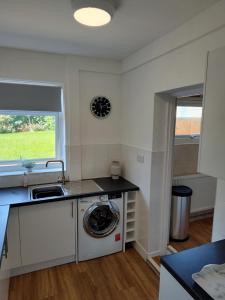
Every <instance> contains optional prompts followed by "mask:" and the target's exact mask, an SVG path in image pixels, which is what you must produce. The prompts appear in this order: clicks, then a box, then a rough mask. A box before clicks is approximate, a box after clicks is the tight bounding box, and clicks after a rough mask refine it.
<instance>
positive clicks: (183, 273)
mask: <svg viewBox="0 0 225 300" xmlns="http://www.w3.org/2000/svg"><path fill="white" fill-rule="evenodd" d="M223 263H225V240H221V241H218V242H214V243H209V244H206V245H203V246H200V247H196V248H192V249H188V250H184V251H181V252H179V253H176V254H171V255H166V256H163V257H162V258H161V264H162V265H163V266H164V267H165V268H166V269H167V271H169V272H170V274H171V275H172V276H173V277H174V278H175V279H176V280H177V281H178V282H179V283H180V284H181V285H182V287H183V288H184V289H185V290H186V291H187V292H188V293H189V294H190V295H191V296H192V297H193V298H194V299H196V300H211V299H212V298H211V297H210V296H209V295H208V294H207V293H206V292H205V291H204V290H203V289H202V288H201V287H200V286H198V285H197V284H196V283H195V282H194V281H193V279H192V277H191V275H192V274H193V273H196V272H199V271H201V269H202V267H204V266H205V265H208V264H223Z"/></svg>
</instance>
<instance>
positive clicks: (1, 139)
mask: <svg viewBox="0 0 225 300" xmlns="http://www.w3.org/2000/svg"><path fill="white" fill-rule="evenodd" d="M21 157H22V159H34V158H47V157H49V158H50V157H55V132H54V131H33V132H17V133H4V134H3V133H1V134H0V160H18V159H20V158H21Z"/></svg>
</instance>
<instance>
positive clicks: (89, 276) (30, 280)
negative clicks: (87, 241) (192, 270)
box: [9, 248, 159, 300]
mask: <svg viewBox="0 0 225 300" xmlns="http://www.w3.org/2000/svg"><path fill="white" fill-rule="evenodd" d="M158 286H159V279H158V277H157V276H156V275H155V274H154V272H153V271H152V270H151V269H150V268H149V266H148V265H147V264H146V263H145V262H144V260H143V259H142V258H141V257H140V256H139V255H138V254H137V252H136V251H135V250H134V249H132V248H131V249H128V250H127V251H126V252H125V253H117V254H114V255H110V256H107V257H103V258H99V259H95V260H91V261H87V262H81V263H79V264H75V263H72V264H67V265H63V266H59V267H54V268H49V269H45V270H41V271H37V272H33V273H29V274H26V275H21V276H17V277H14V278H12V279H11V281H10V296H9V300H95V299H96V300H111V299H112V300H114V299H115V300H120V299H121V300H128V299H129V300H142V299H143V300H145V299H146V300H147V299H148V300H156V299H158Z"/></svg>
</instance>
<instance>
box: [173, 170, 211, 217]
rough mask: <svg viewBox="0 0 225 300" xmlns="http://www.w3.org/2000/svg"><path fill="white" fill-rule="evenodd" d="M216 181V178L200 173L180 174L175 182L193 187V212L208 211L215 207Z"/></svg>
mask: <svg viewBox="0 0 225 300" xmlns="http://www.w3.org/2000/svg"><path fill="white" fill-rule="evenodd" d="M216 183H217V180H216V178H214V177H210V176H205V175H200V174H199V175H193V176H184V177H180V178H179V176H178V177H176V179H175V180H174V184H176V185H186V186H188V187H190V188H191V189H192V191H193V195H192V197H191V213H196V212H202V211H207V210H210V209H213V208H214V206H215V200H216Z"/></svg>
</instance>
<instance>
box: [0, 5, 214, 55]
mask: <svg viewBox="0 0 225 300" xmlns="http://www.w3.org/2000/svg"><path fill="white" fill-rule="evenodd" d="M120 2H121V4H120V7H119V8H118V10H117V11H116V13H115V15H114V17H113V20H112V22H111V23H110V24H108V25H106V26H104V27H101V28H88V27H85V26H82V25H80V24H78V23H76V22H75V21H74V19H73V16H72V10H71V4H70V0H38V1H37V0H0V46H5V47H14V48H21V49H32V50H41V51H48V52H55V53H71V54H78V55H84V56H94V57H105V58H113V59H122V58H125V57H127V56H128V55H130V54H131V53H133V52H135V51H136V50H138V49H140V48H142V47H144V46H145V45H147V44H149V43H150V42H151V41H153V40H155V39H157V38H159V37H161V36H163V35H164V34H166V33H168V32H169V31H171V30H173V29H175V28H176V27H178V26H180V25H181V24H183V23H184V22H186V21H187V20H189V19H191V18H192V17H194V16H195V15H196V14H198V13H199V12H201V11H203V10H204V9H206V8H208V7H209V6H211V5H213V4H214V3H216V2H218V0H120Z"/></svg>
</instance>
